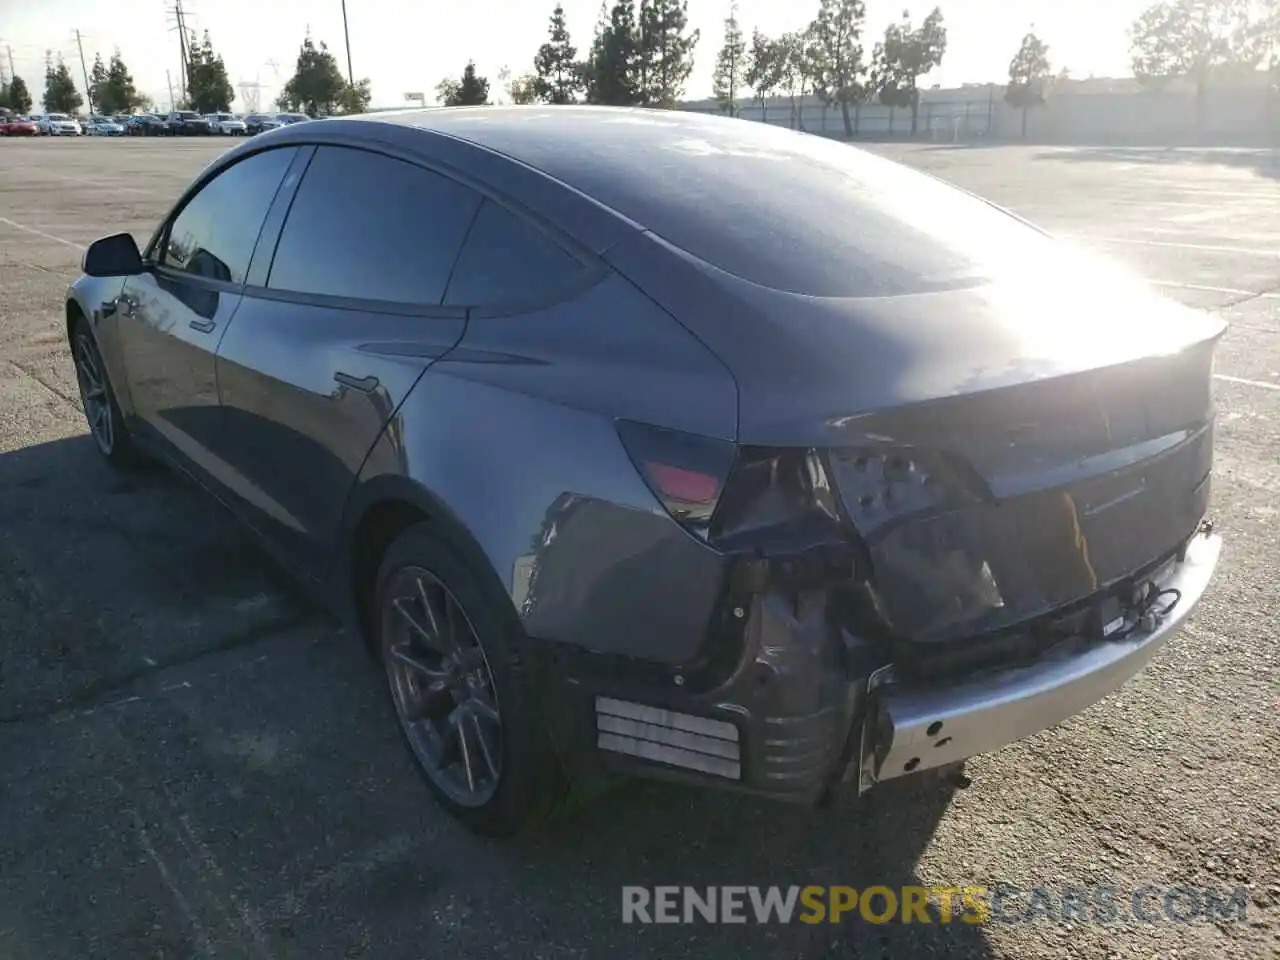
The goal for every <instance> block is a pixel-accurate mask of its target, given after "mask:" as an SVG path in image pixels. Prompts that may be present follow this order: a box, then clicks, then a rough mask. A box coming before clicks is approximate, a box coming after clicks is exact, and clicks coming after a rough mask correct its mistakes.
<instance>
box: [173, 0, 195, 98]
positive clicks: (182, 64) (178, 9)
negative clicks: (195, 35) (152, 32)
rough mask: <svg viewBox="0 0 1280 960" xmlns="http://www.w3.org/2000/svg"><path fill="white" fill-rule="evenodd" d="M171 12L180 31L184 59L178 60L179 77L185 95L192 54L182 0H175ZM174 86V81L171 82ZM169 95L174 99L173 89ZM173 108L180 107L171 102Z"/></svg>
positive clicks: (179, 47)
mask: <svg viewBox="0 0 1280 960" xmlns="http://www.w3.org/2000/svg"><path fill="white" fill-rule="evenodd" d="M169 12H170V13H171V14H172V15H173V19H174V23H175V24H177V26H176V27H175V29H176V30H177V31H178V51H179V53H180V54H181V56H182V59H181V60H179V61H178V79H179V80H180V82H181V83H182V89H181V93H182V95H183V96H184V97H185V96H186V93H187V60H188V58H189V56H190V54H189V51H188V50H187V12H186V11H185V10H183V9H182V0H174V3H173V6H172V7H171V8H169ZM170 86H172V82H170ZM169 97H170V99H172V97H173V91H172V90H170V91H169ZM171 106H172V107H173V109H175V110H176V109H178V105H177V103H173V104H171Z"/></svg>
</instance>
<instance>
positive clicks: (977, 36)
mask: <svg viewBox="0 0 1280 960" xmlns="http://www.w3.org/2000/svg"><path fill="white" fill-rule="evenodd" d="M1146 2H1147V0H943V2H942V10H943V14H944V16H945V17H946V22H947V30H948V49H947V54H946V58H945V59H944V61H943V64H942V66H941V67H940V68H939V69H938V70H936V71H934V73H933V74H931V75H930V76H929V77H928V78H927V79H926V80H924V81H922V82H923V83H925V84H933V83H938V84H941V85H942V86H954V85H958V84H960V83H964V82H982V81H988V80H997V81H1002V80H1003V79H1004V78H1005V77H1006V76H1007V71H1008V63H1009V59H1010V58H1011V57H1012V56H1013V54H1014V52H1015V51H1016V49H1017V47H1018V44H1019V42H1020V41H1021V38H1022V35H1023V34H1024V33H1025V32H1026V31H1027V30H1028V29H1030V28H1032V27H1034V29H1035V31H1036V33H1037V34H1038V35H1039V36H1040V37H1041V39H1043V40H1044V41H1045V42H1047V43H1048V44H1049V56H1050V59H1051V61H1052V62H1053V66H1054V69H1055V70H1058V69H1061V68H1062V67H1067V68H1068V69H1069V70H1070V71H1071V75H1072V76H1074V77H1086V76H1089V75H1095V76H1123V75H1126V74H1128V72H1129V69H1128V51H1127V47H1128V44H1127V39H1126V30H1127V28H1128V26H1129V24H1130V23H1131V22H1132V21H1133V18H1134V17H1135V16H1136V15H1137V14H1138V12H1139V11H1140V10H1141V8H1142V7H1143V6H1145V5H1146ZM173 3H174V0H107V2H103V0H0V63H3V67H4V73H5V75H6V76H7V75H8V73H9V63H8V54H9V53H10V52H11V54H12V60H13V69H14V70H15V71H16V72H17V74H18V75H19V76H21V77H23V79H24V80H26V81H27V84H28V86H29V87H30V88H31V90H32V92H33V95H34V96H35V97H36V98H37V100H38V98H39V95H40V92H41V91H42V90H43V77H44V60H45V51H46V50H52V51H53V55H54V56H55V57H56V56H57V55H58V54H61V55H62V56H63V57H64V58H65V59H66V61H67V65H68V66H69V67H71V68H72V72H73V74H74V76H75V78H76V82H77V85H79V86H81V87H83V83H84V81H83V79H82V78H81V71H80V52H79V48H78V47H77V42H76V33H77V31H79V35H80V42H81V45H82V46H83V50H84V58H85V62H86V63H87V64H89V65H90V66H92V63H93V56H94V54H95V53H100V54H101V55H102V58H103V60H106V59H107V58H108V57H109V56H110V55H111V52H112V50H113V49H114V48H116V47H119V49H120V51H121V54H122V56H123V57H124V60H125V63H126V64H128V66H129V68H130V70H131V72H132V73H133V76H134V80H135V81H136V83H137V85H138V88H139V90H141V91H142V92H143V93H145V94H147V95H148V96H150V97H151V98H152V99H153V100H155V101H156V104H157V106H158V107H159V106H162V105H165V104H167V103H168V101H169V94H168V80H167V79H166V71H168V72H169V74H170V75H171V76H172V81H173V84H174V86H175V88H176V86H177V85H178V69H179V61H180V59H181V57H180V54H179V52H178V37H177V34H176V32H174V31H173V30H172V27H173V21H174V16H173V13H172V7H173ZM554 6H555V2H554V0H462V2H453V3H441V2H431V0H428V2H421V0H347V22H348V27H349V32H350V39H351V59H352V65H353V67H354V72H355V76H356V78H357V79H359V78H361V77H368V78H369V79H370V80H371V81H372V89H373V106H375V107H376V106H402V105H403V104H404V102H405V97H404V95H405V94H406V93H415V92H422V93H425V94H426V96H427V101H428V102H432V99H433V96H434V93H433V91H434V89H435V86H436V84H437V83H438V82H439V81H440V80H441V78H443V77H445V76H448V75H454V76H456V75H459V74H461V72H462V68H463V67H464V66H466V62H467V60H468V59H474V60H475V62H476V66H477V69H478V70H479V71H480V73H481V74H483V75H486V76H488V77H489V78H490V82H491V90H493V91H495V92H496V90H497V88H498V86H499V85H498V83H497V82H496V74H497V73H498V71H499V70H500V69H502V68H503V67H507V68H509V69H510V70H511V71H512V72H513V73H515V74H519V73H523V72H526V71H529V70H531V69H532V62H533V56H534V53H535V52H536V51H537V48H538V46H539V45H540V44H541V43H543V42H544V41H545V40H546V35H547V21H548V19H549V17H550V14H551V11H552V9H553V8H554ZM729 6H730V2H729V0H689V19H690V24H691V26H692V27H695V28H697V29H699V30H700V31H701V40H700V42H699V44H698V46H697V47H696V49H695V54H694V70H693V74H692V76H691V77H690V80H689V83H688V86H687V88H686V91H685V93H686V97H689V98H701V97H705V96H709V95H710V90H711V72H712V69H713V67H714V63H715V55H716V52H717V50H718V49H719V47H720V44H721V40H722V38H723V31H724V26H723V24H724V19H725V17H726V16H728V14H729ZM866 6H867V20H866V36H865V37H864V44H865V46H867V48H868V49H870V47H871V45H872V43H873V42H874V40H875V39H876V38H877V37H879V36H880V35H882V34H883V32H884V28H885V27H886V26H887V25H888V24H889V23H890V22H892V21H894V20H896V19H897V18H898V17H899V16H900V15H901V13H902V9H903V6H904V0H867V2H866ZM906 6H908V8H909V9H910V10H911V13H912V14H913V15H914V17H915V18H916V19H917V20H919V19H922V18H923V16H924V15H925V14H926V13H928V11H929V10H930V9H931V8H932V3H928V4H927V5H926V4H924V3H921V4H917V5H911V4H910V3H908V4H906ZM817 7H818V2H817V0H738V3H737V8H738V20H739V23H740V24H741V25H742V27H743V30H744V31H745V32H746V33H747V35H748V36H749V35H750V33H751V31H752V30H753V29H759V30H761V31H762V32H764V33H766V34H769V35H776V34H778V33H782V32H784V31H787V30H793V29H799V28H802V27H803V26H804V25H805V24H806V23H807V22H809V21H810V20H811V19H812V18H813V15H814V13H815V12H816V10H817ZM564 8H565V13H566V16H567V18H568V22H569V30H570V33H571V34H572V37H573V40H574V42H575V44H576V45H577V46H578V48H579V51H580V54H581V53H585V50H586V48H587V47H589V46H590V44H591V36H592V31H593V28H594V25H595V23H596V20H597V18H598V16H599V12H600V0H564ZM184 9H185V10H186V11H187V20H188V25H189V26H190V27H194V28H195V29H197V30H199V31H204V30H208V31H209V33H210V36H211V38H212V40H213V45H214V48H215V49H216V50H217V51H218V52H219V53H221V55H222V57H223V59H224V60H225V62H226V64H227V71H228V74H229V75H230V77H231V82H232V84H233V85H235V86H237V87H239V85H240V84H242V83H243V84H259V85H260V88H259V90H258V97H259V100H260V102H261V105H262V107H264V108H266V107H268V106H269V105H270V103H271V101H272V100H274V98H275V95H276V94H277V93H278V92H279V89H280V87H281V85H282V84H283V83H284V81H285V80H287V79H288V78H289V77H290V76H291V75H292V73H293V65H294V62H295V60H296V58H297V55H298V47H299V45H300V44H301V43H302V40H303V38H304V37H305V36H306V35H307V32H308V30H309V31H310V35H311V37H312V39H313V40H315V41H324V42H325V43H327V44H328V46H329V49H330V50H331V51H332V52H333V53H335V54H336V55H337V57H338V61H339V64H340V65H342V66H343V68H344V72H345V66H346V56H345V51H344V49H343V33H342V2H341V0H185V2H184ZM1015 11H1016V13H1015ZM247 95H248V96H249V97H251V96H252V92H251V91H250V92H249V93H248V94H247ZM232 106H233V108H234V109H239V110H245V109H249V108H250V107H252V104H251V103H247V102H246V94H245V93H242V92H241V91H240V90H239V89H237V99H236V102H235V103H234V104H233V105H232Z"/></svg>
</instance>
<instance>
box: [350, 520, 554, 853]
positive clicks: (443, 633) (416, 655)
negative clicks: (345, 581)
mask: <svg viewBox="0 0 1280 960" xmlns="http://www.w3.org/2000/svg"><path fill="white" fill-rule="evenodd" d="M505 601H506V598H505V597H494V596H491V595H490V593H489V591H488V590H487V589H486V587H485V586H484V584H483V582H482V581H481V579H480V578H479V577H478V576H476V575H475V573H473V571H472V570H471V569H470V567H469V566H468V564H467V562H466V561H465V560H463V559H462V557H461V556H459V555H458V553H457V552H456V551H455V550H454V549H453V548H452V547H451V546H449V544H447V543H446V542H444V541H442V540H441V539H439V538H437V537H435V536H433V535H432V529H431V526H430V524H425V523H424V524H418V525H415V526H413V527H410V528H408V529H407V530H405V531H404V533H402V534H401V535H400V536H399V537H398V538H397V539H396V540H395V542H394V543H393V544H392V545H391V547H390V548H389V549H388V550H387V553H386V555H385V557H384V558H383V561H382V564H381V566H380V568H379V572H378V579H377V592H376V603H377V609H376V617H375V621H374V629H376V630H377V637H376V639H377V641H378V651H379V653H380V654H381V658H382V662H383V665H384V667H385V670H386V675H387V681H388V684H389V688H390V693H391V700H392V704H393V705H394V707H395V711H396V715H397V717H398V718H399V721H400V728H401V731H402V732H403V734H404V737H405V740H406V741H407V743H408V745H409V748H410V750H411V751H412V752H413V755H414V758H415V760H416V761H417V764H418V768H419V770H420V771H421V772H422V774H423V775H424V777H425V779H426V781H427V785H428V787H430V789H431V791H432V793H434V794H435V796H436V799H437V800H438V801H439V803H440V804H441V805H442V806H443V807H444V808H445V809H446V810H447V811H448V812H449V813H450V814H451V815H453V816H454V817H455V818H457V819H458V820H460V821H462V822H463V823H465V824H466V825H467V826H469V827H470V828H471V829H473V830H475V831H476V832H478V833H483V834H488V835H493V836H505V835H509V834H511V833H514V832H515V831H517V830H518V829H520V827H522V826H524V825H525V824H527V823H529V822H531V821H533V820H539V819H545V818H546V817H547V816H549V815H551V814H553V813H554V812H558V808H559V807H560V806H561V801H562V800H564V799H567V796H568V794H567V790H566V788H567V785H568V784H567V780H566V779H565V778H564V777H563V774H562V772H561V769H560V764H559V762H558V758H556V757H555V755H554V751H553V750H552V749H551V746H550V742H549V737H548V736H547V733H546V731H545V729H543V725H542V723H541V718H540V717H539V716H537V710H536V707H535V703H534V701H535V697H534V692H533V680H532V678H531V676H530V675H529V671H528V668H527V665H526V664H525V663H524V661H523V658H522V656H521V652H520V637H519V625H518V623H516V622H515V620H514V617H504V616H503V615H502V612H501V608H500V607H499V606H498V604H499V603H501V602H505Z"/></svg>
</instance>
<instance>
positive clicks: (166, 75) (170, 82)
mask: <svg viewBox="0 0 1280 960" xmlns="http://www.w3.org/2000/svg"><path fill="white" fill-rule="evenodd" d="M164 82H165V83H167V84H168V85H169V112H170V113H172V112H173V110H174V109H175V104H174V102H173V75H172V74H171V73H170V72H169V71H168V70H166V71H165V72H164Z"/></svg>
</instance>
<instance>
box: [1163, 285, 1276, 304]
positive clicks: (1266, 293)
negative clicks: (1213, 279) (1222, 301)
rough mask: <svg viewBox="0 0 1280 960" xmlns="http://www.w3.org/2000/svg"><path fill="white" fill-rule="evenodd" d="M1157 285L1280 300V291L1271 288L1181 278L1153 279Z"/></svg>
mask: <svg viewBox="0 0 1280 960" xmlns="http://www.w3.org/2000/svg"><path fill="white" fill-rule="evenodd" d="M1150 282H1151V283H1152V284H1154V285H1155V286H1157V287H1173V288H1174V289H1177V290H1199V291H1200V292H1202V293H1222V294H1226V295H1227V296H1232V297H1250V298H1252V299H1255V300H1280V293H1276V292H1274V291H1270V290H1245V289H1243V288H1242V287H1213V286H1209V285H1207V284H1203V283H1183V282H1182V281H1181V280H1152V281H1150Z"/></svg>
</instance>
